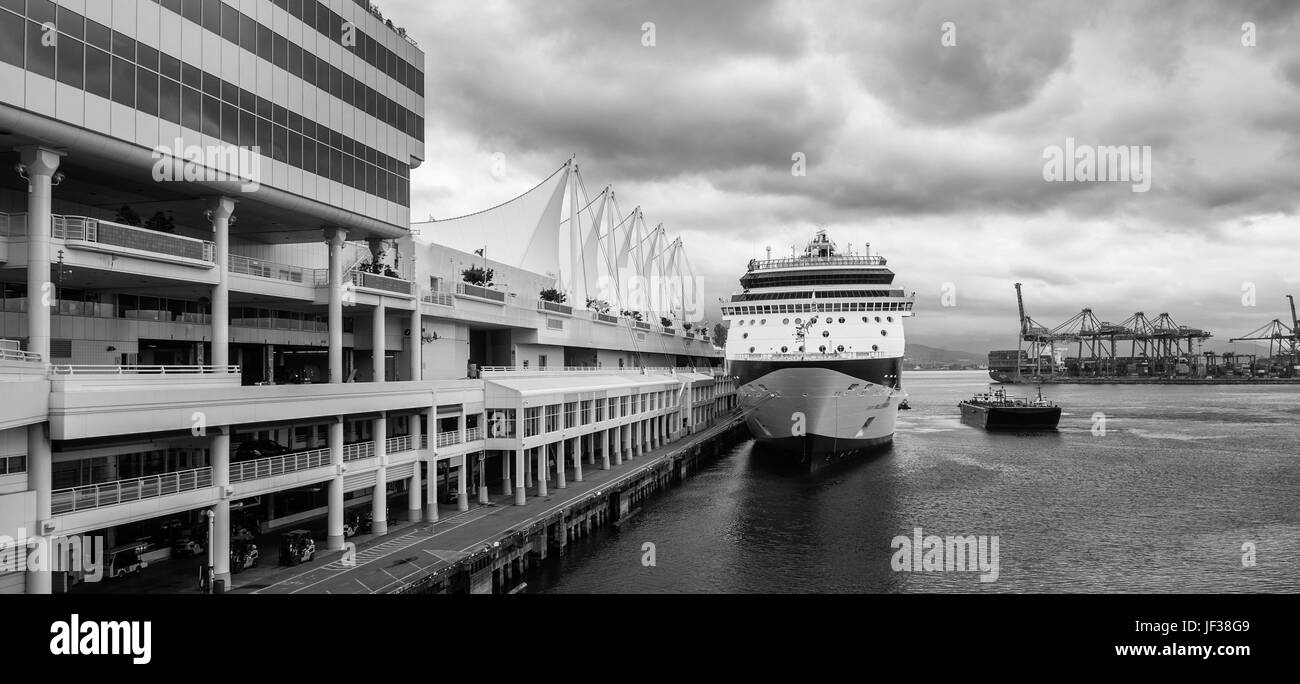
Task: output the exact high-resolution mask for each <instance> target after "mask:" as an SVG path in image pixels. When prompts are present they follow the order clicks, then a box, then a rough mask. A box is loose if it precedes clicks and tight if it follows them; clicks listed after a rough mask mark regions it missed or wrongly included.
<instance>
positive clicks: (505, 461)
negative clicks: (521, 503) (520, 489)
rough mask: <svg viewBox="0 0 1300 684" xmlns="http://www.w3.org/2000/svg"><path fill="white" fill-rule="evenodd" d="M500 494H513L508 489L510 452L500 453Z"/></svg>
mask: <svg viewBox="0 0 1300 684" xmlns="http://www.w3.org/2000/svg"><path fill="white" fill-rule="evenodd" d="M501 490H502V491H501V493H502V494H505V495H506V496H510V495H512V494H514V492H513V491H511V488H510V452H507V451H503V452H501Z"/></svg>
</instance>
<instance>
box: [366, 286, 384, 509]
mask: <svg viewBox="0 0 1300 684" xmlns="http://www.w3.org/2000/svg"><path fill="white" fill-rule="evenodd" d="M381 310H382V309H381ZM370 436H371V437H373V438H374V440H375V463H378V464H379V468H378V469H376V470H375V488H374V491H373V494H372V497H373V498H372V500H371V502H370V531H371V532H372V533H374V534H388V418H387V417H386V416H385V415H384V414H383V413H380V414H379V417H378V418H375V419H374V420H373V421H371V423H370Z"/></svg>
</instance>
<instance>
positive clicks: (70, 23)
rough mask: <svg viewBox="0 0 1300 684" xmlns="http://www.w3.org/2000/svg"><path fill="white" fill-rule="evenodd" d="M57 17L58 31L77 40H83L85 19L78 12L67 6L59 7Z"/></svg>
mask: <svg viewBox="0 0 1300 684" xmlns="http://www.w3.org/2000/svg"><path fill="white" fill-rule="evenodd" d="M58 11H59V18H58V22H57V25H58V27H59V32H60V33H62V34H63V35H65V36H71V37H73V38H76V39H77V40H83V39H85V37H86V28H85V24H86V20H85V18H83V17H82V16H81V15H80V14H77V13H76V12H73V11H71V10H69V9H68V8H67V7H62V6H60V7H59V10H58Z"/></svg>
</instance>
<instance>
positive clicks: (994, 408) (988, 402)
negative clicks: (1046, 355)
mask: <svg viewBox="0 0 1300 684" xmlns="http://www.w3.org/2000/svg"><path fill="white" fill-rule="evenodd" d="M958 406H959V407H960V408H961V421H962V422H963V423H966V424H967V425H971V426H974V427H980V428H984V429H985V430H1055V429H1056V424H1057V423H1058V422H1060V420H1061V407H1060V406H1057V405H1056V404H1054V403H1052V402H1050V401H1048V400H1046V399H1044V398H1043V388H1042V387H1039V388H1038V396H1037V397H1036V398H1021V397H1009V396H1007V391H1006V389H1004V388H1003V387H1002V386H1001V385H990V386H989V391H987V392H980V393H977V394H976V395H975V396H974V397H973V398H971V399H967V400H966V401H963V402H961V403H960V404H958Z"/></svg>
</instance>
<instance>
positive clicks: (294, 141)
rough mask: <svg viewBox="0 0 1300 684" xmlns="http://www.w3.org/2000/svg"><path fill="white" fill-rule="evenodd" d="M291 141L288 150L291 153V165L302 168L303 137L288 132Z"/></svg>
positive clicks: (287, 144) (287, 146) (287, 145)
mask: <svg viewBox="0 0 1300 684" xmlns="http://www.w3.org/2000/svg"><path fill="white" fill-rule="evenodd" d="M288 135H289V139H288V142H287V143H286V148H287V149H288V153H289V165H290V166H296V167H299V168H301V167H302V135H301V134H299V133H294V132H293V131H288Z"/></svg>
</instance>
